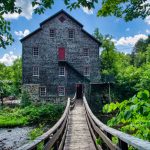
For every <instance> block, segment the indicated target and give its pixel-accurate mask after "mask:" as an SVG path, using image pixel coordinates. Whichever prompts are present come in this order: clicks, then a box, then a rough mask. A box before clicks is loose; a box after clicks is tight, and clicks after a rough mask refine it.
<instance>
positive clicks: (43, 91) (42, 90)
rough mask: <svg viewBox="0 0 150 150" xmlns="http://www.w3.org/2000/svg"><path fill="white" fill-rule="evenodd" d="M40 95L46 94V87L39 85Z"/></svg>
mask: <svg viewBox="0 0 150 150" xmlns="http://www.w3.org/2000/svg"><path fill="white" fill-rule="evenodd" d="M40 96H46V87H40Z"/></svg>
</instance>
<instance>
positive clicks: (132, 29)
mask: <svg viewBox="0 0 150 150" xmlns="http://www.w3.org/2000/svg"><path fill="white" fill-rule="evenodd" d="M31 1H32V0H26V1H24V0H16V6H20V7H21V8H22V13H21V14H16V13H14V14H7V15H4V18H5V19H6V20H9V21H11V33H12V35H13V37H14V39H15V42H14V43H13V44H12V45H11V46H7V48H6V49H2V48H0V62H1V63H5V64H6V65H11V64H12V62H13V61H14V60H15V59H16V58H18V57H21V55H22V45H21V42H20V39H21V38H23V37H25V36H26V35H28V34H29V33H31V32H33V31H34V30H36V29H37V28H39V24H40V23H41V22H42V21H43V20H45V19H47V18H48V17H50V16H52V15H53V14H55V13H56V12H58V11H60V10H61V9H64V10H65V11H66V12H68V13H69V14H70V15H71V16H73V17H74V18H75V19H77V20H78V21H79V22H80V23H81V24H83V26H84V29H85V30H86V31H87V32H89V33H90V34H93V32H94V30H95V28H99V30H100V32H101V33H102V34H103V35H108V34H109V35H111V36H112V37H113V41H114V43H115V45H116V47H117V50H118V51H121V52H124V53H131V51H132V48H133V46H134V44H135V43H136V42H137V41H138V40H139V39H140V38H143V39H146V38H147V36H148V35H149V34H150V16H148V17H147V18H146V19H144V20H142V19H134V20H133V21H131V22H125V21H124V20H123V19H121V18H116V17H114V16H109V17H97V15H96V14H97V11H98V9H99V8H100V5H99V4H98V5H97V6H96V8H95V9H94V10H88V9H87V8H83V7H81V8H80V9H76V10H72V11H70V10H69V9H66V6H65V5H64V3H63V1H56V2H55V4H54V5H53V7H52V9H48V10H46V11H45V13H44V14H41V15H38V14H34V13H33V8H32V5H31Z"/></svg>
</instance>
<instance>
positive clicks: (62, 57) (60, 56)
mask: <svg viewBox="0 0 150 150" xmlns="http://www.w3.org/2000/svg"><path fill="white" fill-rule="evenodd" d="M58 59H59V60H65V48H62V47H61V48H58Z"/></svg>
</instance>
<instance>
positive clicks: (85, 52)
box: [83, 48, 89, 56]
mask: <svg viewBox="0 0 150 150" xmlns="http://www.w3.org/2000/svg"><path fill="white" fill-rule="evenodd" d="M83 55H84V56H89V49H88V48H84V49H83Z"/></svg>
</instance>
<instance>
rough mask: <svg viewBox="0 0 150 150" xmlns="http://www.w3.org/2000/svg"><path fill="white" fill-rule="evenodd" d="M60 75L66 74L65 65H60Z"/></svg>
mask: <svg viewBox="0 0 150 150" xmlns="http://www.w3.org/2000/svg"><path fill="white" fill-rule="evenodd" d="M59 76H65V67H64V66H60V67H59Z"/></svg>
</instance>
